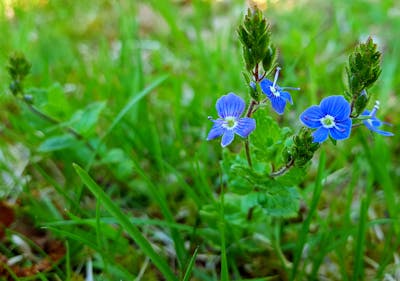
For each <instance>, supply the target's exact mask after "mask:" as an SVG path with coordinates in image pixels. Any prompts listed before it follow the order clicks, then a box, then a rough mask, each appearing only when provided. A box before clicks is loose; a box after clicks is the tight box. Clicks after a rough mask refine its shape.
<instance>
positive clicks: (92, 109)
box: [70, 102, 106, 136]
mask: <svg viewBox="0 0 400 281" xmlns="http://www.w3.org/2000/svg"><path fill="white" fill-rule="evenodd" d="M105 106H106V103H105V102H95V103H92V104H89V105H88V106H87V107H86V108H85V109H83V110H78V111H77V112H75V114H74V115H73V116H72V117H71V121H70V122H71V124H72V127H73V128H74V129H75V130H76V131H78V132H79V133H80V134H81V135H84V136H88V135H89V134H90V133H91V132H92V131H93V129H94V127H95V126H96V123H97V120H98V119H99V116H100V113H101V111H102V110H103V109H104V107H105Z"/></svg>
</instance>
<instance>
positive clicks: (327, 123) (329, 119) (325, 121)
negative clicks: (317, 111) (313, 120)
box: [319, 114, 336, 129]
mask: <svg viewBox="0 0 400 281" xmlns="http://www.w3.org/2000/svg"><path fill="white" fill-rule="evenodd" d="M319 121H320V122H321V124H322V126H323V127H324V128H327V129H329V128H333V127H335V126H336V124H335V117H333V116H330V115H329V114H327V115H325V117H322V118H321V119H319Z"/></svg>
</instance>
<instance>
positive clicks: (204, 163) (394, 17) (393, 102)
mask: <svg viewBox="0 0 400 281" xmlns="http://www.w3.org/2000/svg"><path fill="white" fill-rule="evenodd" d="M263 8H264V15H265V16H266V18H267V20H268V21H269V22H270V23H271V27H272V38H273V41H274V44H275V45H276V46H277V48H278V50H279V54H280V56H279V64H280V66H281V67H282V72H281V73H282V75H281V77H280V83H281V84H282V85H287V86H295V87H300V88H301V91H299V92H294V93H293V94H292V97H293V100H294V105H293V106H291V107H289V108H288V109H289V110H287V113H286V114H285V115H284V116H283V117H278V116H277V115H274V113H271V114H272V116H273V117H276V118H277V119H278V120H279V122H280V124H282V125H283V126H292V127H294V128H296V127H299V126H300V122H299V120H298V116H299V114H300V113H301V112H302V111H304V110H305V109H306V108H307V107H308V106H309V105H311V104H317V103H319V101H320V100H321V99H322V98H323V97H325V96H328V95H332V94H342V93H343V91H344V86H343V79H344V71H345V70H344V68H345V66H346V63H347V59H348V56H349V54H350V53H351V52H352V50H353V48H354V47H355V46H356V45H357V43H359V42H363V41H365V40H366V39H367V38H368V36H372V38H373V39H374V41H375V42H376V43H377V44H378V45H379V49H380V50H381V52H382V54H383V58H382V74H381V76H380V78H379V80H378V82H377V84H376V86H374V87H373V88H372V89H371V92H372V93H373V95H374V97H373V99H372V101H371V105H370V108H372V106H373V102H374V101H375V100H379V101H380V103H381V110H380V111H379V113H378V117H379V118H380V119H382V120H385V121H386V122H390V123H392V124H393V126H392V127H387V128H386V129H387V130H390V131H392V132H394V133H395V136H394V137H391V138H384V137H381V136H378V135H376V136H372V135H371V134H370V132H368V131H367V130H366V129H365V128H361V127H360V128H357V129H356V130H355V131H354V132H353V133H352V137H351V139H349V140H347V141H345V142H340V143H338V145H337V146H333V145H332V144H331V143H325V144H324V145H323V146H322V148H321V150H323V151H324V152H325V153H326V156H327V164H326V168H325V169H326V173H325V176H326V177H324V181H323V191H322V196H321V199H320V201H319V204H318V212H317V215H316V216H315V217H314V218H313V222H312V224H311V228H312V229H311V232H310V235H309V236H308V238H307V239H309V240H307V251H308V252H307V251H306V252H305V253H304V257H303V259H302V267H301V274H300V275H299V276H300V277H299V278H298V280H303V279H302V278H307V277H306V276H308V278H317V279H318V280H354V279H352V276H354V269H355V268H356V269H357V270H360V271H362V274H361V275H360V276H364V277H365V278H366V279H365V280H372V279H373V278H380V279H377V280H383V279H382V278H384V276H385V274H392V272H393V270H394V269H393V268H396V266H397V270H399V269H398V268H399V264H398V260H397V265H396V262H395V258H394V255H397V257H399V255H398V253H399V244H400V241H399V239H398V237H399V236H398V235H399V234H400V232H399V224H398V223H399V217H400V209H399V207H398V203H399V194H400V192H399V186H400V165H399V163H400V160H399V158H398V157H397V156H398V154H399V153H400V151H399V149H400V146H399V134H398V133H397V132H398V131H399V130H398V129H399V122H400V120H399V119H400V114H399V113H400V109H399V108H398V107H397V104H398V102H397V97H396V94H397V91H398V89H399V88H400V76H399V75H398V72H399V61H400V41H399V40H398V38H400V3H399V2H398V1H395V0H393V1H388V0H387V1H385V0H384V1H373V0H369V1H358V0H357V1H340V0H337V1H317V0H310V1H306V0H302V1H290V0H275V1H266V2H265V3H264V4H263ZM246 9H247V3H246V2H245V1H223V0H221V1H211V0H209V1H201V0H194V1H190V0H187V1H184V0H182V1H178V0H177V1H155V0H149V1H135V0H134V1H103V0H99V1H46V0H31V1H23V0H19V1H18V0H15V1H13V0H3V1H2V2H1V4H0V30H1V33H0V62H1V65H2V66H1V67H0V82H1V84H0V89H1V93H0V199H2V201H4V202H6V201H7V204H11V205H12V206H13V207H12V209H13V212H15V217H16V219H15V221H14V226H15V225H21V224H22V225H24V224H28V225H30V228H33V229H42V228H41V227H46V228H47V229H48V230H47V231H49V233H51V235H52V237H53V236H54V237H56V238H54V239H57V241H62V243H63V245H64V246H63V251H65V252H66V253H67V254H66V255H64V256H63V258H61V259H60V260H57V265H56V266H55V267H52V268H51V269H49V270H48V272H47V273H46V274H42V275H38V276H40V278H41V279H40V280H46V279H48V280H68V279H71V280H81V279H79V278H83V277H82V276H84V275H85V274H84V270H83V269H82V268H83V267H84V266H88V263H87V260H88V259H89V257H90V260H93V262H94V274H95V276H97V277H96V278H101V279H96V278H95V279H94V280H117V278H120V279H122V280H133V278H134V277H137V276H138V275H139V276H140V274H144V277H143V276H142V277H143V280H159V279H160V280H161V279H162V278H161V277H160V274H159V273H158V271H157V270H156V269H155V268H154V266H152V265H150V266H149V268H146V269H145V271H144V273H140V269H141V268H142V267H141V266H142V260H143V259H144V254H143V252H142V251H141V250H140V249H138V248H137V247H135V246H132V241H130V240H129V239H128V238H127V237H126V235H125V236H124V235H122V230H120V229H119V228H117V227H115V226H113V227H111V226H110V225H111V224H110V222H104V221H101V222H100V219H99V218H101V217H109V214H108V212H106V211H105V210H104V209H103V208H102V204H101V201H97V203H96V200H95V198H94V197H93V196H92V195H91V194H90V193H89V192H88V191H87V190H86V189H85V188H84V186H83V185H82V183H81V181H80V178H79V177H78V176H77V174H76V173H75V171H74V169H73V168H72V163H77V164H79V165H81V166H82V167H86V169H87V170H88V171H89V173H90V175H91V176H92V177H93V179H95V181H96V182H97V183H98V184H99V185H100V186H101V187H102V188H103V190H104V191H105V192H106V193H107V196H109V197H110V198H112V200H113V202H115V204H116V205H117V206H118V207H119V208H121V209H122V210H123V211H124V213H126V214H129V216H131V217H136V218H139V219H141V221H136V224H138V225H140V227H141V230H142V232H143V233H144V235H145V236H146V237H148V239H149V240H151V241H152V242H153V244H154V245H158V246H157V247H158V249H159V250H160V252H161V253H162V254H161V256H163V257H165V260H167V261H168V263H169V264H170V265H171V268H172V269H173V270H174V271H175V272H184V270H185V268H187V263H188V262H189V258H190V256H191V255H192V254H193V251H194V249H195V248H196V247H197V246H199V254H198V257H197V261H196V263H195V265H194V270H193V276H194V277H193V278H194V279H193V280H218V278H219V277H218V276H219V274H220V272H219V267H220V261H219V258H218V257H219V253H220V249H219V244H218V243H219V242H218V241H219V238H218V230H217V229H214V226H213V223H215V222H214V221H212V219H210V221H208V220H207V218H204V217H202V216H201V215H200V211H201V210H202V209H203V208H204V206H207V205H210V204H214V203H215V202H216V201H218V200H219V199H217V198H218V194H219V189H220V187H219V178H220V176H221V175H220V167H219V160H220V159H221V148H220V145H219V142H218V141H212V142H206V141H205V138H206V135H207V132H208V130H209V129H210V128H211V125H212V124H211V122H210V121H208V120H207V117H208V116H210V115H212V116H214V117H215V115H216V112H215V109H214V107H215V101H216V100H217V98H218V97H220V96H221V95H223V94H226V93H228V92H235V93H236V94H239V95H241V96H242V97H246V91H247V88H246V87H247V86H246V85H245V82H244V79H243V77H242V74H241V72H242V70H243V68H244V66H243V61H242V58H241V46H240V43H239V40H238V37H237V35H236V28H237V26H238V24H239V23H240V22H241V20H242V19H243V15H244V13H245V12H246ZM15 51H17V52H22V53H24V54H25V56H26V57H27V59H28V60H29V61H30V62H31V64H32V71H31V74H30V75H29V76H28V77H27V79H26V81H25V90H26V94H29V95H32V96H33V100H34V104H35V106H36V107H37V108H39V109H40V110H41V111H42V112H44V113H46V114H48V115H49V116H52V117H54V118H55V119H57V120H59V121H60V122H59V124H57V125H54V124H49V123H48V122H46V121H45V120H43V119H41V118H40V117H38V116H36V115H35V114H33V113H32V112H31V111H29V108H28V107H27V106H26V104H24V103H22V102H21V101H20V100H18V99H16V98H15V97H14V96H13V95H12V94H11V93H10V91H9V90H8V87H9V83H10V79H9V76H8V74H7V69H6V65H7V64H8V57H9V56H10V55H11V54H12V53H13V52H15ZM125 110H127V111H125ZM67 127H72V128H74V129H75V130H77V131H78V132H79V133H80V134H81V135H82V136H83V137H84V141H78V140H75V139H73V138H71V137H70V136H69V137H68V133H66V131H65V128H67ZM85 143H86V144H85ZM87 143H90V144H91V145H92V146H94V147H98V151H97V156H96V157H94V156H93V151H92V150H91V149H88V147H87ZM317 164H318V153H317V155H316V156H315V157H314V162H313V164H312V165H311V167H310V169H309V174H308V176H307V178H306V179H305V181H304V183H303V184H302V186H301V187H300V188H301V190H302V195H303V199H304V200H303V201H304V206H307V205H308V202H310V200H311V197H312V195H313V193H312V190H313V186H314V182H315V174H316V167H317ZM228 189H229V187H228ZM363 198H364V199H363ZM365 198H366V199H365ZM363 200H366V201H367V203H365V204H367V205H366V206H368V208H367V209H366V210H364V211H360V206H361V205H362V204H364V203H362V202H364V201H363ZM99 202H100V203H99ZM364 206H365V205H364ZM305 208H306V209H307V207H305ZM361 209H362V208H361ZM306 213H307V212H306V211H305V213H304V214H306ZM360 215H361V217H363V216H364V215H365V217H364V219H365V220H364V221H363V222H365V223H366V224H365V225H364V224H363V225H362V226H360V225H361V224H359V222H360ZM22 218H24V219H22ZM26 219H27V220H28V221H29V223H25V220H26ZM83 219H88V220H90V219H92V221H84V222H83V221H82V220H83ZM67 220H68V221H70V222H69V223H66V222H65V221H67ZM21 221H22V222H21ZM71 221H72V222H74V223H71ZM96 221H97V223H96ZM57 222H58V223H57ZM285 224H287V227H285V230H283V231H282V237H281V238H282V241H281V243H282V249H283V252H284V253H285V255H286V256H287V258H288V259H289V260H290V259H291V258H292V252H293V249H294V246H293V245H294V244H295V243H296V241H297V239H298V238H297V234H296V233H297V231H298V230H299V229H300V227H301V223H299V222H291V221H287V222H285ZM255 228H256V227H255ZM18 229H19V228H15V227H14V229H13V228H10V230H9V231H10V232H7V233H8V234H7V235H6V236H5V237H3V240H2V242H1V247H0V253H2V256H3V255H4V256H6V257H8V258H10V257H11V256H13V255H15V254H16V252H18V250H17V248H18V247H16V246H15V245H14V244H15V243H14V244H13V242H12V241H10V239H9V237H10V235H11V234H12V233H13V231H20V230H18ZM100 230H101V231H100ZM32 231H33V230H32ZM43 231H44V230H43ZM270 231H271V230H265V233H263V235H265V237H266V239H267V238H268V237H269V236H268V235H269V234H268V233H269V232H270ZM360 231H361V232H360ZM100 232H101V233H100ZM29 233H31V232H29V231H28V234H29ZM74 235H75V236H74ZM240 235H241V239H249V240H251V239H250V238H248V237H247V238H246V235H245V234H243V233H241V234H240ZM7 237H8V238H7ZM360 237H363V238H364V240H362V239H361V240H360ZM28 238H29V237H28ZM213 239H214V240H213ZM227 239H228V242H229V243H232V244H231V246H230V248H228V257H229V258H228V262H229V267H230V276H231V278H232V279H235V280H239V279H241V278H256V277H265V276H275V277H274V278H278V279H272V280H281V279H280V278H282V279H283V280H284V279H285V278H287V275H286V274H285V273H282V272H285V269H284V268H283V267H282V266H280V265H279V263H278V265H277V264H276V263H277V262H276V258H274V257H269V253H270V252H271V250H270V249H269V248H268V246H265V245H264V246H265V247H264V248H262V247H261V248H260V249H259V251H256V250H255V251H253V252H251V251H250V250H248V249H243V248H244V247H242V248H241V247H240V244H241V243H242V241H241V240H240V241H237V240H235V239H237V237H236V238H231V239H232V241H230V240H229V239H230V238H229V237H228V238H227ZM357 239H359V240H357ZM172 240H173V241H174V242H171V241H172ZM355 241H361V243H360V242H359V243H357V242H355ZM89 242H92V243H93V244H91V243H89ZM266 244H268V243H266ZM12 245H14V246H12ZM128 245H129V246H128ZM177 245H180V246H179V247H178V246H177ZM245 245H247V244H245ZM257 247H258V246H257ZM257 247H255V248H257ZM357 247H361V248H357ZM45 252H46V251H45ZM180 253H181V254H180ZM47 254H48V253H47ZM43 255H44V254H43ZM272 256H273V255H272ZM66 257H68V258H66ZM271 261H272V262H271ZM358 263H360V264H359V265H357V264H358ZM0 272H1V271H0ZM181 274H182V273H181ZM393 274H394V273H393ZM6 275H7V276H8V275H10V274H9V273H4V276H6ZM54 276H57V278H59V279H52V278H55V277H54ZM285 276H286V277H285ZM393 276H395V275H393ZM10 278H11V277H10ZM13 278H16V277H13ZM35 278H39V277H35ZM74 278H75V279H74ZM129 278H130V279H129ZM323 278H327V279H323ZM5 280H7V279H5ZM11 280H13V279H11ZM32 280H33V279H32ZM34 280H36V279H34ZM37 280H39V279H37ZM137 280H139V279H137ZM262 280H264V279H262ZM304 280H307V279H304ZM360 280H361V279H360ZM388 280H389V279H388Z"/></svg>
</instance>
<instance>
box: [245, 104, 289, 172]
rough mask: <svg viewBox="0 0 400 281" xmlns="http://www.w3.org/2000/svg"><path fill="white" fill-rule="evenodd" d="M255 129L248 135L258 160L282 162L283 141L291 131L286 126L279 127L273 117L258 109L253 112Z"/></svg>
mask: <svg viewBox="0 0 400 281" xmlns="http://www.w3.org/2000/svg"><path fill="white" fill-rule="evenodd" d="M254 118H255V119H256V124H257V130H255V131H254V132H253V133H252V134H251V135H250V142H251V144H252V149H253V153H254V155H255V156H256V158H257V160H258V161H259V162H273V163H275V164H278V165H279V164H280V163H282V157H281V154H282V150H283V149H284V141H285V139H286V138H287V136H288V135H289V134H290V133H291V131H290V129H288V128H280V127H279V125H278V124H277V123H276V121H275V120H274V119H272V118H271V117H270V116H268V115H266V114H265V111H262V110H259V111H258V112H256V113H255V114H254Z"/></svg>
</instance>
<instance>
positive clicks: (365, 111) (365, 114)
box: [361, 109, 370, 116]
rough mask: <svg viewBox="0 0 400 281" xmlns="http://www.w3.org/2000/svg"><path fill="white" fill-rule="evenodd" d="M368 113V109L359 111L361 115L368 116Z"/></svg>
mask: <svg viewBox="0 0 400 281" xmlns="http://www.w3.org/2000/svg"><path fill="white" fill-rule="evenodd" d="M369 114H370V112H369V110H367V109H366V110H364V112H363V113H361V116H369Z"/></svg>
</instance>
